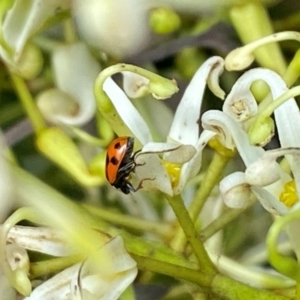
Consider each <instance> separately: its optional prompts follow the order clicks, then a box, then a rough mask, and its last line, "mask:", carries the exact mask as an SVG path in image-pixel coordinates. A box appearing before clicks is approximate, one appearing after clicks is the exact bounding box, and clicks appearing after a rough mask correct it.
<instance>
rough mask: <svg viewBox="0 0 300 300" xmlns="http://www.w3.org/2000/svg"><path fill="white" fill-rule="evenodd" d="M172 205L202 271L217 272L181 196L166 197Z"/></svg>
mask: <svg viewBox="0 0 300 300" xmlns="http://www.w3.org/2000/svg"><path fill="white" fill-rule="evenodd" d="M166 198H167V200H168V202H169V204H170V206H171V207H172V209H173V211H174V213H175V215H176V217H177V221H178V222H179V224H180V226H181V228H182V230H183V231H184V233H185V235H186V239H187V241H188V242H189V243H190V245H191V247H192V248H193V252H194V254H195V256H196V258H197V260H198V264H199V268H200V269H201V270H202V272H204V273H207V274H210V275H212V274H216V269H215V267H214V265H213V263H212V262H211V260H210V258H209V256H208V254H207V252H206V250H205V248H204V245H203V243H202V242H201V240H200V239H199V237H198V233H197V231H196V229H195V226H194V222H193V221H192V219H191V217H190V215H189V212H188V210H187V209H186V207H185V205H184V203H183V200H182V198H181V196H179V195H178V196H175V197H169V196H167V197H166Z"/></svg>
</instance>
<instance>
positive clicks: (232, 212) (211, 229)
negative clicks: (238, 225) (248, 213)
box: [199, 208, 247, 242]
mask: <svg viewBox="0 0 300 300" xmlns="http://www.w3.org/2000/svg"><path fill="white" fill-rule="evenodd" d="M246 209H247V208H246ZM246 209H230V208H228V209H226V211H225V212H224V213H223V214H222V215H221V216H220V217H219V218H217V219H216V220H214V221H213V222H211V223H210V224H209V225H208V226H207V227H205V228H204V229H202V230H201V231H200V233H199V235H200V238H201V240H202V242H205V241H206V240H208V239H209V238H210V237H212V236H213V235H214V234H215V233H217V232H218V231H219V230H221V229H223V228H224V227H225V226H226V225H227V224H229V223H230V222H231V221H233V220H234V219H236V218H237V217H238V216H239V215H241V214H242V213H243V212H244V211H245V210H246Z"/></svg>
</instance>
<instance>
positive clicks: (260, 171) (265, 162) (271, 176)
mask: <svg viewBox="0 0 300 300" xmlns="http://www.w3.org/2000/svg"><path fill="white" fill-rule="evenodd" d="M281 155H282V154H281V153H278V151H277V153H274V151H267V152H265V153H264V154H263V155H262V156H261V157H260V158H259V159H258V160H257V161H255V162H254V163H252V164H250V165H248V167H247V169H246V171H245V179H246V182H247V183H249V184H250V185H259V186H266V185H269V184H272V183H274V182H276V181H277V180H279V179H280V174H279V173H280V170H281V168H280V167H279V165H278V164H277V162H276V158H278V156H281Z"/></svg>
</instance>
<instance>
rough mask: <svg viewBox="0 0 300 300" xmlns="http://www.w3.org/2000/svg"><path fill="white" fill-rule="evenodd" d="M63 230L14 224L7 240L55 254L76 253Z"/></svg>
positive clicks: (29, 248)
mask: <svg viewBox="0 0 300 300" xmlns="http://www.w3.org/2000/svg"><path fill="white" fill-rule="evenodd" d="M66 240H67V237H66V235H65V234H63V233H62V232H61V231H58V230H55V229H52V228H48V227H47V228H46V227H28V226H26V227H24V226H14V227H12V228H11V229H10V231H9V233H8V235H7V241H8V242H10V243H15V244H17V245H18V246H20V247H23V248H25V249H27V250H31V251H37V252H41V253H45V254H49V255H53V256H67V255H70V254H72V253H74V252H73V251H72V250H71V247H70V245H68V244H67V242H66Z"/></svg>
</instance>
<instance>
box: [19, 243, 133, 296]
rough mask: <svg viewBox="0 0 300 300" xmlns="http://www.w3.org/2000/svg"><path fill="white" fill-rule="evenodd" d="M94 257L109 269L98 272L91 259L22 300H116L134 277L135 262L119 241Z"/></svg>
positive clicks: (49, 281) (42, 285)
mask: <svg viewBox="0 0 300 300" xmlns="http://www.w3.org/2000/svg"><path fill="white" fill-rule="evenodd" d="M95 255H97V256H99V257H101V256H103V257H105V258H106V259H107V260H109V263H108V265H109V267H103V269H101V270H99V269H97V268H95V265H94V264H93V262H94V259H95V258H93V259H89V258H87V259H86V260H85V261H84V262H82V263H79V264H76V265H74V266H72V267H69V268H67V269H65V270H63V271H62V272H61V273H59V274H57V275H55V276H54V277H52V278H50V279H48V280H47V281H45V282H44V283H43V284H41V285H40V286H38V287H37V288H35V289H34V291H33V292H32V293H31V295H30V296H29V297H26V298H25V299H24V300H39V299H43V300H48V299H49V300H51V299H59V300H69V299H82V300H85V299H94V300H114V299H118V297H119V296H120V295H121V293H122V292H123V291H124V290H125V289H126V288H127V287H128V285H130V284H131V283H132V281H133V280H134V278H135V277H136V275H137V268H136V262H135V261H134V260H133V259H132V258H131V257H130V256H129V255H128V253H127V252H126V250H125V247H124V244H123V241H122V239H121V238H120V237H116V238H113V239H112V240H110V241H109V242H108V243H107V244H105V245H104V246H103V247H102V248H101V249H99V250H98V251H97V253H96V254H95Z"/></svg>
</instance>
